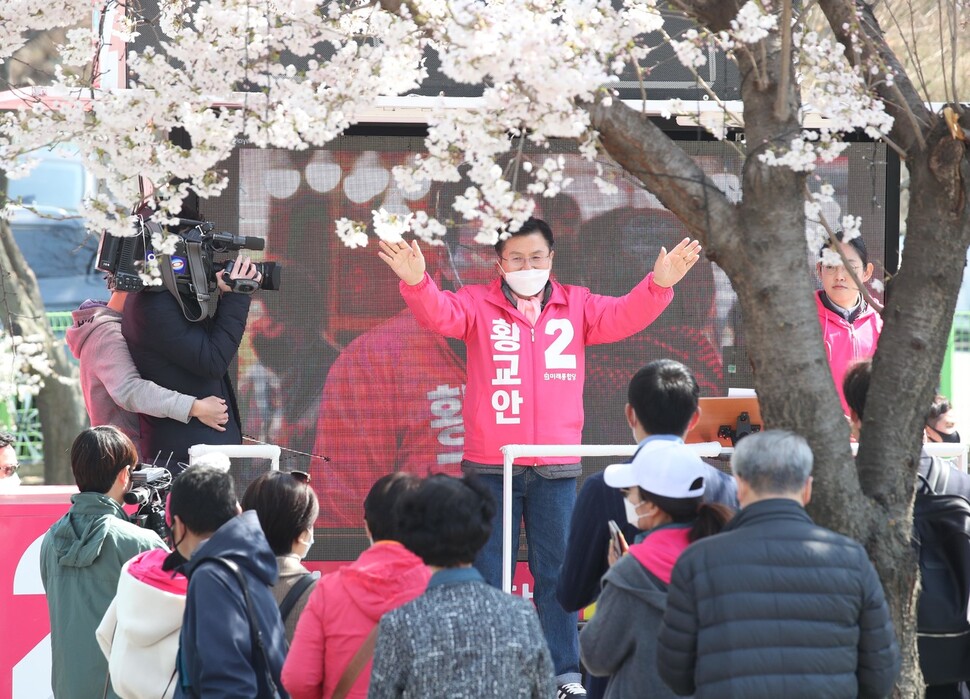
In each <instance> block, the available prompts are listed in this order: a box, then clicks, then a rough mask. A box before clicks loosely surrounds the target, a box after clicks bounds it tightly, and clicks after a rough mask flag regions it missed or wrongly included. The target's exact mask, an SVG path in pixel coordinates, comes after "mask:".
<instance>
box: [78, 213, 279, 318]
mask: <svg viewBox="0 0 970 699" xmlns="http://www.w3.org/2000/svg"><path fill="white" fill-rule="evenodd" d="M152 213H153V212H152V211H151V209H150V208H148V207H147V206H143V207H142V208H141V209H140V210H139V211H138V213H137V214H136V219H137V220H136V224H135V225H136V229H137V233H136V235H134V236H130V237H118V236H113V235H111V234H110V233H107V232H105V233H103V234H102V236H101V243H100V245H99V246H98V262H97V268H98V269H100V270H102V271H104V272H108V273H110V274H113V275H114V288H115V289H116V290H118V291H141V290H142V289H144V288H145V286H146V284H145V281H144V279H143V277H142V274H146V273H147V272H148V267H149V263H150V262H151V261H152V260H155V259H157V260H158V263H159V269H160V270H161V275H162V281H163V283H164V285H165V287H166V288H167V289H168V290H169V291H171V292H172V293H173V294H175V295H176V298H179V301H180V303H182V299H181V298H180V297H185V298H188V299H194V300H196V301H197V302H198V305H199V308H200V315H199V316H198V317H190V316H189V315H188V313H187V312H186V318H189V320H201V319H202V318H203V317H206V316H210V317H211V315H212V314H213V313H214V312H215V303H214V300H215V299H216V298H218V295H217V294H216V290H217V288H218V280H217V278H216V273H217V272H219V271H221V270H223V269H225V270H229V271H231V270H232V267H233V265H234V264H235V260H231V259H230V260H226V259H222V260H217V259H216V257H217V256H222V255H227V254H228V253H231V252H235V251H238V250H262V249H263V248H264V247H265V245H266V242H265V241H264V240H263V239H262V238H254V237H248V236H241V235H234V234H232V233H227V232H225V231H222V232H213V229H214V227H215V226H214V224H212V223H211V222H209V221H197V220H194V219H187V218H180V219H176V220H175V223H174V224H172V225H169V226H167V227H165V228H163V227H162V226H161V225H160V224H159V223H158V222H156V221H153V220H152V218H151V216H152ZM168 233H172V234H174V235H176V236H177V237H178V242H177V243H176V245H175V253H174V254H172V255H170V256H169V255H162V254H161V253H158V252H156V250H155V247H154V245H153V243H152V237H153V234H158V236H159V237H160V238H161V239H164V238H165V237H166V235H167V234H168ZM256 269H257V271H258V272H259V273H260V275H261V281H260V282H259V283H258V284H257V283H256V282H254V281H253V280H250V279H230V278H229V274H228V272H227V273H226V274H225V275H224V278H223V281H224V282H225V283H226V284H227V285H228V286H229V287H230V288H231V289H233V290H234V291H237V292H240V293H246V294H251V293H253V292H254V291H256V289H266V290H270V291H276V290H278V289H279V288H280V282H281V271H282V270H281V267H280V265H278V264H277V263H275V262H257V263H256ZM183 310H185V309H184V307H183Z"/></svg>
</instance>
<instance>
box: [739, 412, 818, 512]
mask: <svg viewBox="0 0 970 699" xmlns="http://www.w3.org/2000/svg"><path fill="white" fill-rule="evenodd" d="M749 436H752V437H757V439H753V440H748V439H747V438H745V439H744V440H742V441H740V442H738V445H737V447H736V448H735V450H734V457H733V458H732V459H731V470H732V471H733V472H734V477H735V478H736V479H737V481H738V501H739V502H740V503H741V505H742V506H744V499H743V498H742V497H741V488H747V489H750V490H753V491H754V492H755V493H757V494H758V495H759V496H760V498H765V497H789V498H790V497H792V496H797V495H799V494H802V497H803V498H804V499H803V500H802V504H807V503H808V501H809V499H810V498H811V496H812V464H813V463H814V461H815V457H814V456H813V455H812V450H811V449H810V448H809V446H808V442H806V441H805V440H804V439H802V438H801V437H800V436H798V435H797V434H794V433H793V432H788V431H787V430H769V431H767V432H761V433H755V434H753V435H749Z"/></svg>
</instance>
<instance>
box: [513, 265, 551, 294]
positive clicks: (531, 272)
mask: <svg viewBox="0 0 970 699" xmlns="http://www.w3.org/2000/svg"><path fill="white" fill-rule="evenodd" d="M550 271H552V270H548V269H535V268H533V269H520V270H519V271H518V272H505V281H506V282H508V285H509V288H511V289H512V291H514V292H515V293H516V294H518V295H519V296H524V297H526V298H529V297H531V296H535V295H536V294H538V293H539V292H540V291H542V290H543V289H545V288H546V282H548V281H549V272H550Z"/></svg>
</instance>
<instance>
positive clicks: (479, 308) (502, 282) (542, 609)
mask: <svg viewBox="0 0 970 699" xmlns="http://www.w3.org/2000/svg"><path fill="white" fill-rule="evenodd" d="M553 242H554V241H553V236H552V230H551V229H550V228H549V225H548V224H547V223H546V222H545V221H541V220H539V219H535V218H530V219H529V220H528V221H526V222H525V223H524V224H523V225H522V227H521V228H520V229H519V230H517V231H515V232H514V233H512V234H511V235H510V236H509V237H507V238H506V239H505V240H500V241H499V242H498V243H497V244H496V245H495V251H496V253H497V254H498V259H497V260H496V265H497V267H498V273H499V276H498V278H497V279H495V280H494V281H492V282H491V283H490V284H470V285H467V286H464V287H462V288H461V289H460V290H459V291H457V292H454V293H451V292H446V291H441V290H440V289H439V288H438V287H437V285H436V284H435V283H434V282H433V281H432V280H431V277H429V276H428V274H427V273H426V271H425V267H426V265H425V260H424V255H423V254H422V253H421V249H420V248H419V247H418V244H417V242H416V241H414V242H412V243H411V244H410V245H409V244H408V243H406V242H399V243H388V242H386V241H381V243H380V247H381V252H380V253H379V255H380V257H381V259H382V260H384V261H385V262H386V263H387V264H388V266H389V267H390V268H391V269H392V270H393V271H394V273H395V274H397V276H398V277H400V278H401V295H402V296H403V297H404V301H405V302H406V303H407V305H408V307H409V308H410V309H411V312H412V313H414V316H415V318H417V320H418V323H420V324H421V325H422V326H423V327H426V328H428V329H430V330H434V331H435V332H438V333H441V334H442V335H445V336H447V337H454V338H458V339H461V340H463V341H464V342H465V345H466V347H467V350H468V368H467V370H468V380H467V385H466V389H465V396H464V403H463V407H462V415H463V417H464V422H465V445H464V455H463V458H462V470H463V471H465V472H466V473H475V474H478V475H479V476H480V477H481V479H482V480H483V481H484V482H485V484H486V485H487V486H488V487H489V488H490V490H491V491H492V493H493V495H494V496H495V499H496V502H497V503H499V508H498V511H499V512H501V502H502V475H501V474H502V453H501V451H500V448H501V447H502V446H503V445H505V444H579V443H580V442H581V440H582V430H583V380H584V378H585V347H586V345H595V344H601V343H607V342H616V341H617V340H622V339H624V338H626V337H629V336H630V335H633V334H634V333H637V332H639V331H641V330H643V329H644V328H645V327H647V326H648V325H649V324H650V323H651V322H653V320H654V319H656V318H657V316H659V315H660V313H661V312H662V311H663V310H664V308H666V307H667V304H669V303H670V300H671V299H672V298H673V295H674V294H673V290H672V288H671V287H673V285H674V284H676V283H677V282H679V281H680V280H681V279H683V277H684V275H685V274H686V273H687V271H688V270H689V269H690V268H691V267H692V266H693V265H694V263H696V262H697V260H698V258H699V256H700V253H701V248H700V244H699V243H698V242H697V241H691V240H690V239H688V238H685V239H684V240H683V241H681V242H680V243H679V244H678V245H677V246H676V247H674V248H673V249H672V250H671V251H670V252H667V250H666V249H665V248H661V251H660V254H659V256H658V257H657V261H656V264H655V265H654V268H653V272H652V273H650V274H648V275H647V277H646V278H645V279H644V280H643V281H642V282H640V283H639V284H638V285H637V286H636V287H634V289H633V290H632V291H631V292H630V293H629V294H626V295H625V296H621V297H618V298H614V297H611V296H600V295H597V294H592V293H590V291H589V289H586V288H584V287H579V286H571V285H563V284H560V283H558V282H557V281H555V280H552V279H550V277H549V275H550V272H551V270H552V261H553V256H554V254H555V253H554V251H553V249H552V248H553ZM401 370H402V371H405V370H406V367H402V368H401ZM580 472H581V465H580V463H579V460H578V459H577V458H576V457H549V458H545V457H539V458H535V457H531V458H521V459H516V460H515V469H514V472H513V473H514V475H513V503H512V521H513V523H514V524H513V528H514V530H513V532H512V541H513V542H516V541H518V540H519V531H518V528H519V523H520V522H521V520H522V516H523V514H524V515H525V532H526V539H527V541H528V544H529V570H530V571H531V573H532V576H533V578H534V579H535V597H534V599H535V603H536V606H537V607H538V611H539V618H540V619H541V620H542V627H543V631H544V633H545V636H546V641H547V642H548V644H549V650H550V651H551V653H552V661H553V664H554V665H555V671H556V683H557V685H558V686H559V693H558V696H559V697H575V696H585V694H586V692H585V690H584V689H583V687H582V685H581V684H580V674H579V641H578V634H577V626H576V625H577V617H576V614H575V613H567V612H566V611H565V610H563V608H562V607H561V606H560V605H559V602H558V601H557V600H556V583H557V580H558V576H559V567H560V564H561V562H562V558H563V555H564V553H565V549H566V537H567V534H568V529H569V518H570V514H571V512H572V508H573V503H574V502H575V499H576V477H577V476H578V475H579V474H580ZM513 557H515V552H513ZM475 566H476V567H477V568H478V569H479V571H481V573H482V575H483V577H484V578H485V580H486V581H487V582H489V583H490V584H492V585H494V586H496V587H498V586H500V585H501V579H502V527H501V519H500V517H499V516H496V519H495V522H494V526H493V528H492V535H491V538H490V539H489V541H488V543H487V544H486V545H485V548H484V549H482V551H481V553H480V554H479V556H478V559H477V560H476V561H475Z"/></svg>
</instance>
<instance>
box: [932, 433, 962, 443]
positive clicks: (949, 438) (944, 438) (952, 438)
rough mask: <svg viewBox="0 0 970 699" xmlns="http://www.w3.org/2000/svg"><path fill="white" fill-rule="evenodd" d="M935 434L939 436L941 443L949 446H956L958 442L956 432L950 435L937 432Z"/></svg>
mask: <svg viewBox="0 0 970 699" xmlns="http://www.w3.org/2000/svg"><path fill="white" fill-rule="evenodd" d="M937 434H938V435H939V436H940V441H941V442H949V443H951V444H956V443H958V442H959V441H960V433H959V432H956V431H954V432H951V433H950V434H946V433H944V432H937Z"/></svg>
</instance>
